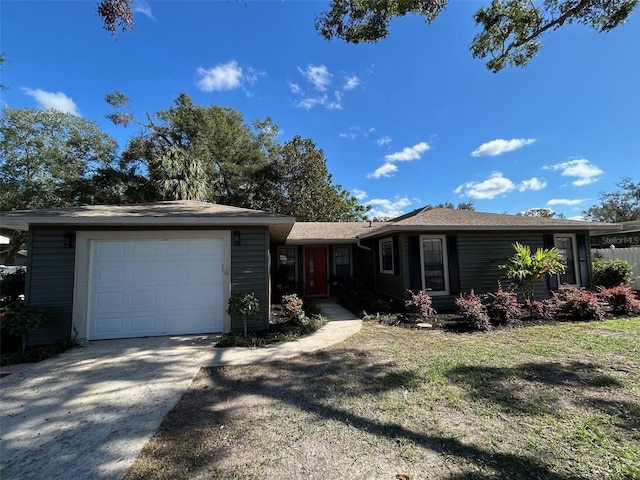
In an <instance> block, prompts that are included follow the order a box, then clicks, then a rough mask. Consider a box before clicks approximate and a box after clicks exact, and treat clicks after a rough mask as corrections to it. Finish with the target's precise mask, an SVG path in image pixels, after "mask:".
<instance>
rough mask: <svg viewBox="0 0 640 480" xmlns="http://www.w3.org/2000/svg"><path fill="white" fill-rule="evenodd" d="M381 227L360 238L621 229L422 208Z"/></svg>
mask: <svg viewBox="0 0 640 480" xmlns="http://www.w3.org/2000/svg"><path fill="white" fill-rule="evenodd" d="M382 225H383V226H382V227H380V228H378V229H376V230H374V231H371V232H367V233H365V234H363V235H361V238H367V237H372V236H375V235H382V234H389V233H394V232H400V231H407V230H420V231H444V230H448V231H451V230H467V231H469V230H510V231H513V230H545V231H555V232H562V231H589V232H593V231H602V230H604V231H606V230H619V229H620V226H619V225H617V224H614V223H598V222H584V221H578V220H564V219H560V218H541V217H528V216H524V215H506V214H500V213H484V212H475V211H472V210H454V209H452V208H419V209H417V210H414V211H413V212H410V213H407V214H406V215H402V216H400V217H398V218H395V219H393V220H391V221H389V222H385V223H383V224H382Z"/></svg>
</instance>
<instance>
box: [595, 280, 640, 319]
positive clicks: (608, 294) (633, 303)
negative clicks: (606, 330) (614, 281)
mask: <svg viewBox="0 0 640 480" xmlns="http://www.w3.org/2000/svg"><path fill="white" fill-rule="evenodd" d="M597 290H598V295H599V296H600V298H601V299H602V300H604V301H605V302H607V303H608V304H609V308H610V309H611V313H613V314H614V315H635V314H637V313H640V300H638V298H637V297H636V295H635V293H633V290H631V288H629V287H628V286H626V285H618V286H617V287H613V288H604V287H597Z"/></svg>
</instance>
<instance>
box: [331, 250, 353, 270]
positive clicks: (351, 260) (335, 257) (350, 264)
mask: <svg viewBox="0 0 640 480" xmlns="http://www.w3.org/2000/svg"><path fill="white" fill-rule="evenodd" d="M340 248H344V249H346V250H347V257H348V258H349V274H348V275H347V276H346V277H343V276H342V275H338V269H337V268H336V267H337V266H338V264H337V263H336V259H337V257H338V255H336V253H337V250H338V249H340ZM351 250H352V249H351V246H349V245H334V247H333V274H334V275H335V276H336V277H341V278H348V277H353V257H352V254H351ZM341 256H342V255H341Z"/></svg>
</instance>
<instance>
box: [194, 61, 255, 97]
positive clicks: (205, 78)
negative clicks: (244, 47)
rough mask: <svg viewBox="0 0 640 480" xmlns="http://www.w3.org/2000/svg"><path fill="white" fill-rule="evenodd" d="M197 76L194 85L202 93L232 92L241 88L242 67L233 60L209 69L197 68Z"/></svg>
mask: <svg viewBox="0 0 640 480" xmlns="http://www.w3.org/2000/svg"><path fill="white" fill-rule="evenodd" d="M198 76H199V77H200V79H199V80H198V81H197V82H196V85H197V86H198V88H199V89H200V90H202V91H203V92H213V91H220V90H233V89H235V88H239V87H241V86H242V81H243V79H244V76H243V74H242V67H240V66H239V65H238V62H236V61H235V60H231V61H230V62H228V63H224V64H220V65H216V66H215V67H211V68H202V67H198Z"/></svg>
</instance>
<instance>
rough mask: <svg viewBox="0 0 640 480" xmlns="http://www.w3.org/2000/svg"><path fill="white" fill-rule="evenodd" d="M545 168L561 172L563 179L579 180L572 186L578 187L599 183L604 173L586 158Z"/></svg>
mask: <svg viewBox="0 0 640 480" xmlns="http://www.w3.org/2000/svg"><path fill="white" fill-rule="evenodd" d="M545 168H551V169H553V170H561V171H562V173H561V174H560V175H562V176H563V177H574V178H577V180H574V181H573V182H571V183H572V185H575V186H576V187H581V186H583V185H589V184H590V183H594V182H597V181H598V180H599V177H600V175H602V174H603V173H604V171H602V170H601V169H600V168H598V167H596V166H595V165H594V164H592V163H591V162H590V161H589V160H587V159H585V158H577V159H574V160H570V161H568V162H564V163H557V164H555V165H551V166H550V167H545Z"/></svg>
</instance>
